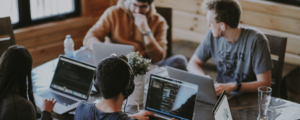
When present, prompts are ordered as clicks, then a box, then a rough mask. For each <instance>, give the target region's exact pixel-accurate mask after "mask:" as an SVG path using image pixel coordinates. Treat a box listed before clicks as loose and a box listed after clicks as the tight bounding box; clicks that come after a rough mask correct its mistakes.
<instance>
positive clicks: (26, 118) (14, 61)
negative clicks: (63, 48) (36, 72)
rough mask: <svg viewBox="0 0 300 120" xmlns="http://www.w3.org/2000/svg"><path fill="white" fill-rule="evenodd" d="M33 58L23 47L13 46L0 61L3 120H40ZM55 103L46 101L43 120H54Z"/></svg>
mask: <svg viewBox="0 0 300 120" xmlns="http://www.w3.org/2000/svg"><path fill="white" fill-rule="evenodd" d="M31 68H32V57H31V55H30V53H29V52H28V50H27V49H26V48H24V47H22V46H18V45H13V46H10V47H9V48H8V49H7V50H6V51H5V52H4V53H3V54H2V56H1V58H0V120H36V104H35V101H34V96H33V91H32V79H31ZM55 103H56V101H55V100H53V99H45V100H44V107H43V108H41V111H42V116H41V119H42V120H47V119H51V114H50V112H51V111H52V110H53V107H54V104H55Z"/></svg>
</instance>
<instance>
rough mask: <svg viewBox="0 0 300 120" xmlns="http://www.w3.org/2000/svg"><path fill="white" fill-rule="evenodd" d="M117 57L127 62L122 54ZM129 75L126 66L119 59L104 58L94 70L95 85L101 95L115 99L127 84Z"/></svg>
mask: <svg viewBox="0 0 300 120" xmlns="http://www.w3.org/2000/svg"><path fill="white" fill-rule="evenodd" d="M115 57H117V56H115ZM119 58H120V59H123V60H125V61H126V62H128V59H127V58H126V57H125V56H123V55H122V56H120V57H119ZM129 75H130V73H129V69H128V66H127V65H126V64H125V63H124V62H122V61H121V60H116V59H105V60H103V61H101V62H100V63H99V65H98V67H97V71H96V80H97V82H96V85H97V86H98V88H99V91H100V93H101V95H102V97H104V98H105V99H110V98H114V99H117V97H118V96H119V94H120V93H121V92H122V91H123V90H124V88H125V86H126V85H127V84H128V82H129Z"/></svg>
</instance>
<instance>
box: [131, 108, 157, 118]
mask: <svg viewBox="0 0 300 120" xmlns="http://www.w3.org/2000/svg"><path fill="white" fill-rule="evenodd" d="M149 116H153V117H155V115H154V114H153V113H152V112H149V111H144V110H143V111H140V112H139V113H136V114H133V115H132V116H131V117H132V118H135V119H138V120H149Z"/></svg>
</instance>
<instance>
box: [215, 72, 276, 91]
mask: <svg viewBox="0 0 300 120" xmlns="http://www.w3.org/2000/svg"><path fill="white" fill-rule="evenodd" d="M256 78H257V81H253V82H244V83H241V84H242V87H241V89H240V91H239V92H257V91H258V87H260V86H268V87H271V81H272V78H271V70H268V71H266V72H264V73H260V74H257V75H256ZM236 89H237V86H236V84H235V83H234V82H232V83H216V84H215V90H216V94H217V95H220V94H221V93H222V92H223V90H226V93H230V92H231V91H235V90H236Z"/></svg>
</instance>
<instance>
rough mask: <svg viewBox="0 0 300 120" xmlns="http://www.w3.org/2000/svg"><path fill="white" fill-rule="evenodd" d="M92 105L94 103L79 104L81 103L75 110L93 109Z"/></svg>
mask: <svg viewBox="0 0 300 120" xmlns="http://www.w3.org/2000/svg"><path fill="white" fill-rule="evenodd" d="M94 105H95V104H94V103H87V102H81V103H80V104H79V105H78V106H77V108H76V110H84V109H86V108H91V107H93V106H94Z"/></svg>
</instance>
